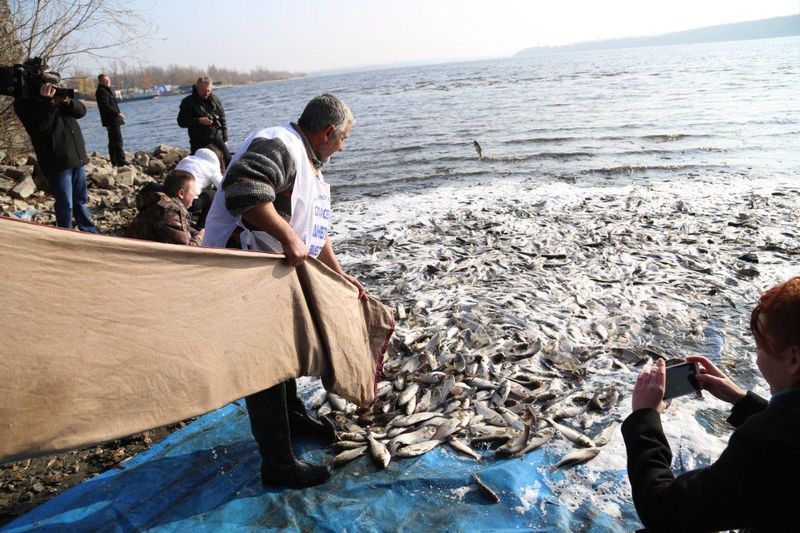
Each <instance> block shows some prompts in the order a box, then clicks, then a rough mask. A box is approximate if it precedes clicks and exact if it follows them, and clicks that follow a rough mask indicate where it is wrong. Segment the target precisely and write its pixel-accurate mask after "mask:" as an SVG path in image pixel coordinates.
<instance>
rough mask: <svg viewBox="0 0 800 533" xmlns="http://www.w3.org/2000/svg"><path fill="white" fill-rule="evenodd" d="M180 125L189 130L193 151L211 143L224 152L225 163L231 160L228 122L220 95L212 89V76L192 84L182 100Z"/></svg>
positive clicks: (179, 115)
mask: <svg viewBox="0 0 800 533" xmlns="http://www.w3.org/2000/svg"><path fill="white" fill-rule="evenodd" d="M178 126H180V127H181V128H188V129H189V145H190V147H191V153H192V154H194V153H195V152H197V150H199V149H200V148H204V147H206V146H207V145H209V144H213V145H215V146H216V147H217V148H219V149H220V150H221V151H222V154H223V156H224V157H225V164H228V163H230V161H231V153H230V152H229V151H228V146H227V145H226V144H225V143H227V142H228V124H227V122H226V121H225V109H224V108H223V107H222V102H221V101H220V99H219V98H217V95H215V94H212V92H211V78H209V77H203V78H200V79H198V80H197V83H195V84H194V86H193V87H192V94H190V95H189V96H187V97H186V98H184V99H183V100H181V107H180V111H179V112H178Z"/></svg>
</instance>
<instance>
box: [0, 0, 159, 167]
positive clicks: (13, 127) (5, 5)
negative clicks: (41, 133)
mask: <svg viewBox="0 0 800 533" xmlns="http://www.w3.org/2000/svg"><path fill="white" fill-rule="evenodd" d="M145 26H150V22H149V20H148V19H146V18H145V17H144V16H143V15H141V14H139V13H138V12H137V11H135V10H134V9H131V8H130V7H128V5H127V4H126V3H125V2H124V1H123V0H0V64H2V65H11V64H14V63H19V62H22V61H24V60H25V59H27V58H29V57H35V56H40V57H43V58H44V59H45V60H46V62H47V64H48V66H49V67H50V69H51V70H55V71H62V69H64V68H67V67H73V68H74V66H75V63H76V62H77V61H78V60H85V59H87V58H94V59H107V58H111V57H112V56H111V54H112V52H116V53H117V54H118V53H119V50H120V49H126V55H129V54H131V53H132V52H133V51H134V50H135V48H136V47H137V46H138V43H137V41H136V39H137V35H148V34H149V33H150V31H149V30H148V29H146V28H144V27H145ZM19 131H20V125H19V123H18V122H17V120H16V117H14V112H13V109H12V100H11V99H10V98H7V97H2V98H0V150H8V151H11V152H14V151H17V150H19V149H20V148H22V146H20V145H19V139H20V137H22V138H24V135H23V136H20V134H19ZM25 141H27V139H25Z"/></svg>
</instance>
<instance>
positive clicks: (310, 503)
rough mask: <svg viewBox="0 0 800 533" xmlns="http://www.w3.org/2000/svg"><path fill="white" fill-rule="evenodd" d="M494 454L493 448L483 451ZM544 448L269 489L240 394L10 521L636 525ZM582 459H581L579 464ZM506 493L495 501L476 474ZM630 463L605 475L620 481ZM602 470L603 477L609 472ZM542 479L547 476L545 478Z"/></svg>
mask: <svg viewBox="0 0 800 533" xmlns="http://www.w3.org/2000/svg"><path fill="white" fill-rule="evenodd" d="M295 451H296V452H297V453H298V454H300V455H301V456H302V457H303V458H304V459H307V460H315V461H321V460H330V457H329V456H327V457H326V455H325V454H326V453H327V454H330V453H331V452H330V451H329V449H327V450H326V448H324V447H323V446H322V445H321V444H317V443H312V442H298V443H296V445H295ZM485 453H486V455H487V457H488V456H490V454H491V452H490V451H486V452H485ZM557 459H558V457H557V456H556V455H554V452H551V451H549V450H548V449H547V448H545V449H540V450H536V451H534V452H532V453H530V454H528V455H526V456H525V457H524V458H523V459H509V460H494V459H487V460H485V461H481V462H476V461H473V460H470V459H466V458H462V457H461V456H459V455H457V454H456V453H455V452H454V451H453V450H451V449H450V448H449V447H446V446H440V447H439V448H437V449H435V450H434V451H432V452H429V453H427V454H425V455H423V456H421V457H417V458H412V459H398V460H393V461H392V462H391V463H390V464H389V467H388V468H387V469H386V470H379V469H378V467H377V466H375V465H374V463H373V462H372V461H371V459H370V458H369V457H367V456H363V457H360V458H359V459H357V460H355V461H353V462H351V463H349V464H347V465H346V466H344V467H342V468H339V469H337V470H335V471H334V475H333V477H332V478H331V479H330V480H329V481H328V482H327V483H325V484H324V485H322V486H319V487H314V488H310V489H305V490H289V489H284V490H279V489H266V490H265V489H262V488H261V484H260V479H259V465H260V457H259V454H258V450H257V448H256V444H255V441H254V440H253V438H252V436H251V435H250V426H249V423H248V419H247V413H246V411H245V408H244V402H241V405H239V402H236V403H233V404H230V405H228V406H226V407H224V408H222V409H219V410H217V411H214V412H212V413H209V414H207V415H205V416H203V417H201V418H199V419H198V420H196V421H195V422H193V423H192V424H189V425H188V426H186V427H185V428H183V429H181V430H179V431H177V432H175V433H173V434H172V435H170V436H169V437H168V438H166V439H165V440H163V441H161V442H159V443H157V444H155V445H154V446H152V447H151V448H150V449H148V450H147V451H146V452H144V453H142V454H139V455H138V456H136V457H133V458H131V459H129V460H128V461H126V462H124V463H123V465H122V466H124V468H122V469H112V470H110V471H108V472H106V473H104V474H102V475H100V476H98V477H96V478H93V479H91V480H87V481H85V482H83V483H81V484H79V485H77V486H75V487H73V488H72V489H70V490H68V491H66V492H64V493H63V494H61V495H59V496H58V497H56V498H54V499H53V500H51V501H49V502H47V503H46V504H44V505H42V506H40V507H38V508H36V509H34V510H33V511H32V512H30V513H28V514H27V515H25V516H22V517H20V518H18V519H17V520H16V521H14V522H12V523H10V524H8V525H6V527H5V528H3V531H14V532H19V531H30V530H34V529H35V530H36V531H85V530H93V531H97V530H100V531H135V530H156V531H187V530H192V531H195V532H199V531H215V532H216V531H225V530H235V529H257V530H262V529H275V530H286V529H289V530H313V531H394V530H406V531H408V530H411V531H415V530H417V531H419V530H440V531H441V530H450V531H476V530H495V531H503V530H540V531H553V530H561V531H566V530H569V531H630V530H633V529H636V528H638V527H641V526H640V524H639V522H638V519H637V518H636V513H635V510H634V509H633V506H632V504H630V503H629V502H625V501H619V502H617V504H618V506H619V509H620V510H621V516H616V517H612V516H610V515H609V514H607V513H604V512H602V511H600V510H599V509H597V508H594V507H593V506H591V505H589V504H587V503H583V504H580V505H578V506H575V505H567V504H565V503H564V502H563V501H560V499H559V498H558V497H557V496H556V495H555V494H554V493H553V491H552V490H551V488H550V487H552V486H554V484H555V485H557V484H558V483H559V481H560V482H562V483H563V482H564V481H565V480H564V476H565V475H566V474H565V473H564V472H563V471H555V472H553V471H551V470H550V468H549V465H552V464H553V463H554V462H555V461H557ZM576 468H584V467H582V466H578V467H576ZM475 473H478V474H479V475H480V477H481V479H482V480H483V481H484V482H485V483H486V484H488V485H489V486H491V487H492V488H493V489H494V490H495V492H496V493H497V494H498V495H499V496H500V499H501V501H500V503H497V504H494V503H491V502H490V501H488V500H487V499H486V498H485V496H483V495H482V494H481V492H480V491H479V490H478V488H477V486H476V485H475V483H474V482H473V480H472V476H473V474H475ZM624 476H625V472H624V471H623V472H609V473H606V474H605V475H604V476H601V479H598V480H596V483H597V484H598V485H600V484H602V485H603V486H604V487H607V486H609V485H611V486H619V484H620V483H621V482H622V480H623V478H624ZM604 477H605V479H603V478H604ZM545 478H546V479H545Z"/></svg>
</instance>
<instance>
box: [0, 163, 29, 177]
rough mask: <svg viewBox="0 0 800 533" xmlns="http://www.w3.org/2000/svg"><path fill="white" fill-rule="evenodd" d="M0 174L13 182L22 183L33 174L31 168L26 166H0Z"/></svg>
mask: <svg viewBox="0 0 800 533" xmlns="http://www.w3.org/2000/svg"><path fill="white" fill-rule="evenodd" d="M26 161H27V160H26ZM0 174H2V175H3V176H5V177H7V178H11V179H12V180H14V181H22V180H24V179H25V178H27V177H28V176H31V175H32V174H33V167H32V166H27V165H25V166H14V167H12V166H8V165H2V166H0Z"/></svg>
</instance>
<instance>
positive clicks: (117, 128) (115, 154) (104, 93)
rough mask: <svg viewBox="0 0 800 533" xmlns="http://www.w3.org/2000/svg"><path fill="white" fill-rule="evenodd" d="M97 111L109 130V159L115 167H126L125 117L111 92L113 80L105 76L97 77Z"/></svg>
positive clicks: (104, 125) (95, 94)
mask: <svg viewBox="0 0 800 533" xmlns="http://www.w3.org/2000/svg"><path fill="white" fill-rule="evenodd" d="M94 97H95V99H96V100H97V109H99V110H100V122H101V123H102V124H103V127H104V128H106V130H108V158H109V159H110V160H111V164H112V165H114V166H115V167H121V166H122V165H126V164H127V163H126V162H125V152H124V151H123V150H122V125H123V124H125V115H123V114H122V112H120V110H119V105H118V104H117V98H116V97H115V96H114V91H112V90H111V78H109V77H108V76H107V75H105V74H100V75H99V76H98V77H97V90H96V91H95V93H94Z"/></svg>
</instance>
